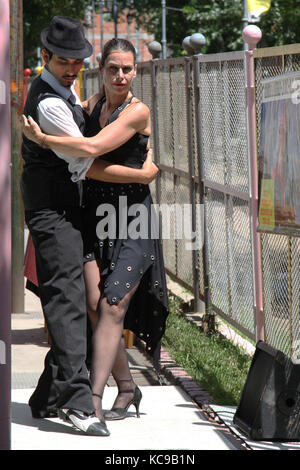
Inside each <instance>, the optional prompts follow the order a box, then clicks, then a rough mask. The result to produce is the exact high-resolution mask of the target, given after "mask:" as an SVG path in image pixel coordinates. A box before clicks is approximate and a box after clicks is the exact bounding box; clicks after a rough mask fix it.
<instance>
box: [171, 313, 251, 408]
mask: <svg viewBox="0 0 300 470" xmlns="http://www.w3.org/2000/svg"><path fill="white" fill-rule="evenodd" d="M175 311H176V310H175ZM163 345H164V347H165V348H166V349H167V350H168V351H169V352H170V354H171V356H172V358H173V359H174V361H175V362H176V363H177V364H178V365H180V366H181V367H183V368H184V370H185V371H186V372H187V373H188V374H189V375H191V376H192V377H193V379H194V380H195V381H197V382H198V383H199V384H200V385H201V386H202V387H203V388H204V390H206V391H207V392H209V393H210V395H211V396H212V397H213V398H214V401H215V403H217V404H220V405H237V404H238V402H239V399H240V396H241V392H242V389H243V387H244V384H245V381H246V378H247V374H248V371H249V367H250V363H251V358H250V357H249V356H248V355H247V354H246V353H245V352H244V351H242V350H240V349H239V348H238V347H236V346H235V345H234V344H233V343H232V342H231V341H229V340H227V339H226V338H224V337H222V336H221V335H219V334H210V335H205V334H203V333H202V332H201V331H200V329H199V328H198V327H197V326H196V325H195V324H193V323H191V322H188V321H187V320H186V319H185V318H184V317H183V316H181V315H176V314H174V313H171V314H170V315H169V317H168V321H167V329H166V332H165V335H164V338H163Z"/></svg>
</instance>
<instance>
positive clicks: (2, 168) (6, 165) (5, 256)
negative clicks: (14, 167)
mask: <svg viewBox="0 0 300 470" xmlns="http://www.w3.org/2000/svg"><path fill="white" fill-rule="evenodd" d="M9 24H10V23H9V1H8V0H5V1H2V2H1V3H0V51H1V58H2V60H1V62H0V110H1V113H0V129H1V139H0V155H1V158H0V230H1V243H0V298H1V311H0V397H1V399H0V450H9V449H10V387H11V372H10V363H11V358H10V345H11V332H10V323H11V166H10V148H11V147H10V146H11V138H10V134H11V128H10V56H9V36H10V26H9Z"/></svg>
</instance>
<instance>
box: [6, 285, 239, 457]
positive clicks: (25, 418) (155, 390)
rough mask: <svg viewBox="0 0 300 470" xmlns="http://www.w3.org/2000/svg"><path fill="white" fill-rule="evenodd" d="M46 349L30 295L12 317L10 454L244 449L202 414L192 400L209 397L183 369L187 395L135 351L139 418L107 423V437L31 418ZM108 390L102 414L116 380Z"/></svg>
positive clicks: (37, 311)
mask: <svg viewBox="0 0 300 470" xmlns="http://www.w3.org/2000/svg"><path fill="white" fill-rule="evenodd" d="M48 348H49V344H48V342H47V334H46V333H45V331H44V321H43V316H42V312H41V307H40V302H39V299H38V298H37V297H36V296H34V294H32V293H31V292H29V291H27V290H26V293H25V313H24V314H13V315H12V406H11V410H12V426H11V448H12V450H62V449H63V450H69V449H76V450H105V451H106V450H107V451H108V455H110V454H109V451H111V450H114V451H116V450H120V451H121V450H124V451H125V450H126V451H129V450H132V451H139V450H168V451H170V450H174V451H178V450H187V451H189V450H191V451H197V450H239V449H242V448H243V447H242V446H241V441H240V440H238V439H236V438H235V437H234V436H233V434H232V433H231V432H230V430H229V428H228V427H226V426H224V425H220V424H218V423H217V422H214V421H212V420H209V419H208V418H207V415H206V414H205V413H203V411H202V410H201V408H200V407H199V405H198V404H197V403H196V402H195V399H194V398H193V396H195V394H196V395H198V396H199V395H200V396H202V398H203V397H206V396H207V395H206V394H205V392H203V391H201V390H200V389H199V390H197V387H195V385H196V384H194V382H193V381H192V380H190V379H189V377H188V376H187V375H186V374H185V372H184V371H183V370H180V368H174V367H173V369H174V370H173V374H174V373H175V374H177V375H178V376H180V377H181V379H182V380H183V381H184V382H185V384H186V387H187V390H188V392H189V393H187V391H186V390H184V388H183V387H182V386H180V383H175V380H172V374H167V375H166V376H165V379H164V380H165V384H166V385H163V386H161V385H159V384H158V381H157V379H156V375H155V373H154V370H153V367H152V364H151V363H150V361H149V359H148V357H147V356H146V355H145V354H144V353H143V351H142V350H141V349H140V348H137V347H136V346H134V347H132V348H130V349H128V354H129V358H130V367H131V371H132V374H133V376H134V379H135V381H136V383H137V384H138V385H139V387H140V388H141V390H142V393H143V399H142V402H141V406H140V411H141V417H140V418H139V419H138V418H136V416H135V413H134V408H132V409H131V408H130V409H129V412H128V418H126V419H125V420H122V421H116V422H109V423H108V426H109V429H110V432H111V435H110V436H109V437H92V436H85V435H82V434H80V433H79V432H78V431H76V430H75V429H74V428H73V427H72V426H71V425H68V424H66V423H64V422H63V421H61V420H59V419H58V418H51V419H43V420H42V419H41V420H39V419H38V420H37V419H33V418H32V417H31V414H30V409H29V407H28V405H27V402H28V398H29V396H30V394H31V393H32V391H33V389H34V387H35V385H36V383H37V380H38V378H39V375H40V373H41V371H42V369H43V360H44V357H45V355H46V352H47V350H48ZM163 354H165V356H164V359H163V362H164V363H165V365H167V366H168V363H170V361H171V359H170V358H168V356H166V355H167V353H166V352H164V353H163ZM171 362H172V361H171ZM173 366H174V364H173ZM187 383H189V385H190V387H188V385H187ZM193 384H194V386H193ZM108 385H109V386H108V387H107V388H106V390H105V394H104V398H103V405H104V409H109V408H110V407H111V405H112V403H113V401H114V397H115V396H116V393H117V389H116V387H115V384H114V382H113V379H112V378H110V380H109V383H108ZM193 394H194V395H193ZM201 394H202V395H201Z"/></svg>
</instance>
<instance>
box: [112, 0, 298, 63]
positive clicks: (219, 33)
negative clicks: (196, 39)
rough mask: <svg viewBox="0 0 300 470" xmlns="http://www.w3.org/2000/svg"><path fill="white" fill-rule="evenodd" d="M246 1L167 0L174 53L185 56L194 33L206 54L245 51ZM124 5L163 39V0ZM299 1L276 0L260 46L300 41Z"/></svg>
mask: <svg viewBox="0 0 300 470" xmlns="http://www.w3.org/2000/svg"><path fill="white" fill-rule="evenodd" d="M243 4H244V2H243V0H166V6H167V7H175V8H179V9H182V11H174V10H171V9H167V44H168V48H169V52H170V55H172V56H178V55H184V54H185V52H184V51H183V49H182V41H183V39H184V38H185V37H186V36H189V35H191V34H193V33H202V34H203V35H204V36H205V39H206V45H205V46H204V47H203V49H202V52H203V53H206V54H207V53H217V52H226V51H235V50H241V49H242V46H243V42H242V28H243V26H242V18H243ZM119 5H120V8H125V7H127V8H131V9H132V10H134V9H135V10H136V11H137V12H138V18H139V19H140V22H141V23H143V24H144V25H145V27H146V28H147V29H148V31H150V32H152V33H153V34H154V35H155V40H157V41H159V42H161V0H120V1H119ZM299 24H300V4H299V0H285V1H284V2H283V1H282V0H272V2H271V8H270V10H269V11H268V12H267V13H266V14H265V15H264V16H262V17H261V21H260V22H259V23H258V26H259V27H260V28H261V30H262V32H263V39H262V41H261V43H260V44H259V47H271V46H277V45H281V44H292V43H297V42H300V28H299Z"/></svg>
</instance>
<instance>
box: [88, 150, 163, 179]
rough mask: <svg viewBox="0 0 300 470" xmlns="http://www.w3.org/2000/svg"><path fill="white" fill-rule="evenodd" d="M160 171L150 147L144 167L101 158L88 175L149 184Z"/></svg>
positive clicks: (89, 176) (93, 177)
mask: <svg viewBox="0 0 300 470" xmlns="http://www.w3.org/2000/svg"><path fill="white" fill-rule="evenodd" d="M158 171H159V170H158V168H157V166H156V165H155V164H154V163H153V162H152V150H151V149H150V150H149V151H148V154H147V158H146V160H145V163H144V164H143V167H142V169H135V168H129V167H127V166H123V165H115V164H112V163H109V162H107V161H105V160H102V159H100V158H99V159H96V160H95V161H94V163H93V164H92V166H91V167H90V169H89V170H88V172H87V173H86V176H87V177H88V178H91V179H94V180H99V181H106V182H108V183H141V184H149V183H151V181H153V180H154V178H155V177H156V175H157V173H158Z"/></svg>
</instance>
